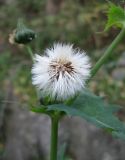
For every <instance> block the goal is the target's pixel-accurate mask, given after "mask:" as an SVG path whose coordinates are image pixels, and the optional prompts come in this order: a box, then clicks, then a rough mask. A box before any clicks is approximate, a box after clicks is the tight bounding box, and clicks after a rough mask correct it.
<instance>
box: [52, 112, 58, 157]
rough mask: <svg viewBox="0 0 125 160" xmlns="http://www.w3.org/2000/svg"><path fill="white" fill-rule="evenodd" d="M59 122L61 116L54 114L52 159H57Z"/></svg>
mask: <svg viewBox="0 0 125 160" xmlns="http://www.w3.org/2000/svg"><path fill="white" fill-rule="evenodd" d="M58 123H59V116H58V115H53V116H52V117H51V148H50V160H57V145H58Z"/></svg>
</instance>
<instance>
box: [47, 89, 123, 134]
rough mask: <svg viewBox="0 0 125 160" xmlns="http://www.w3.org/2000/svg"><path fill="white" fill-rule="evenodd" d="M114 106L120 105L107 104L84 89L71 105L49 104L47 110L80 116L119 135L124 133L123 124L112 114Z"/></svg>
mask: <svg viewBox="0 0 125 160" xmlns="http://www.w3.org/2000/svg"><path fill="white" fill-rule="evenodd" d="M113 107H114V108H113ZM116 108H120V107H119V106H117V105H110V104H107V103H106V102H105V101H104V100H103V99H102V98H100V97H98V96H96V95H94V94H92V93H91V92H89V91H84V92H83V93H81V94H80V95H79V96H78V97H77V99H76V100H75V101H74V102H73V104H72V106H66V105H64V104H55V105H49V106H48V111H50V110H57V111H63V112H66V114H68V115H71V116H80V117H82V118H84V119H86V120H88V121H89V122H91V123H93V124H95V125H96V126H98V127H101V128H103V129H105V130H107V131H109V132H112V133H113V135H117V137H120V135H121V134H122V135H124V134H125V125H124V123H123V122H121V121H120V120H119V119H118V118H117V117H116V116H115V115H114V113H115V112H116V111H117V109H116Z"/></svg>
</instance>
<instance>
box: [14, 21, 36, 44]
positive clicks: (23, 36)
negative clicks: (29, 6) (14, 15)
mask: <svg viewBox="0 0 125 160" xmlns="http://www.w3.org/2000/svg"><path fill="white" fill-rule="evenodd" d="M35 38H36V34H35V32H34V31H33V30H31V29H29V28H27V27H26V26H25V25H24V24H23V22H22V20H19V21H18V24H17V28H16V30H15V32H14V35H13V40H14V42H15V43H19V44H27V43H29V42H31V41H32V40H33V39H35Z"/></svg>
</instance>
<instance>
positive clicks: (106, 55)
mask: <svg viewBox="0 0 125 160" xmlns="http://www.w3.org/2000/svg"><path fill="white" fill-rule="evenodd" d="M124 36H125V28H123V29H122V30H121V31H120V33H119V34H118V35H117V37H116V38H115V39H114V40H113V42H112V43H111V45H110V46H109V47H108V48H107V50H106V51H105V53H104V55H103V56H102V57H101V58H100V59H99V60H98V61H97V63H96V64H95V66H94V68H93V69H92V71H91V77H90V79H91V78H92V77H93V76H94V75H95V74H96V73H97V72H98V70H99V69H100V67H101V66H102V65H103V64H104V63H105V62H106V61H107V60H108V58H109V57H110V56H111V54H112V53H113V51H114V49H115V48H116V46H117V45H118V44H119V42H120V41H121V40H122V38H123V37H124ZM90 79H89V80H90Z"/></svg>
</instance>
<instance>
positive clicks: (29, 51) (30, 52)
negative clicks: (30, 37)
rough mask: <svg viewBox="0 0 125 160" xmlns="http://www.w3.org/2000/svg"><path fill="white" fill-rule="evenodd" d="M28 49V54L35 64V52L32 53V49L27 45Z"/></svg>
mask: <svg viewBox="0 0 125 160" xmlns="http://www.w3.org/2000/svg"><path fill="white" fill-rule="evenodd" d="M26 48H27V51H28V53H29V55H30V57H31V59H32V61H33V62H34V59H33V52H32V49H31V47H30V46H28V45H27V46H26Z"/></svg>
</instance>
